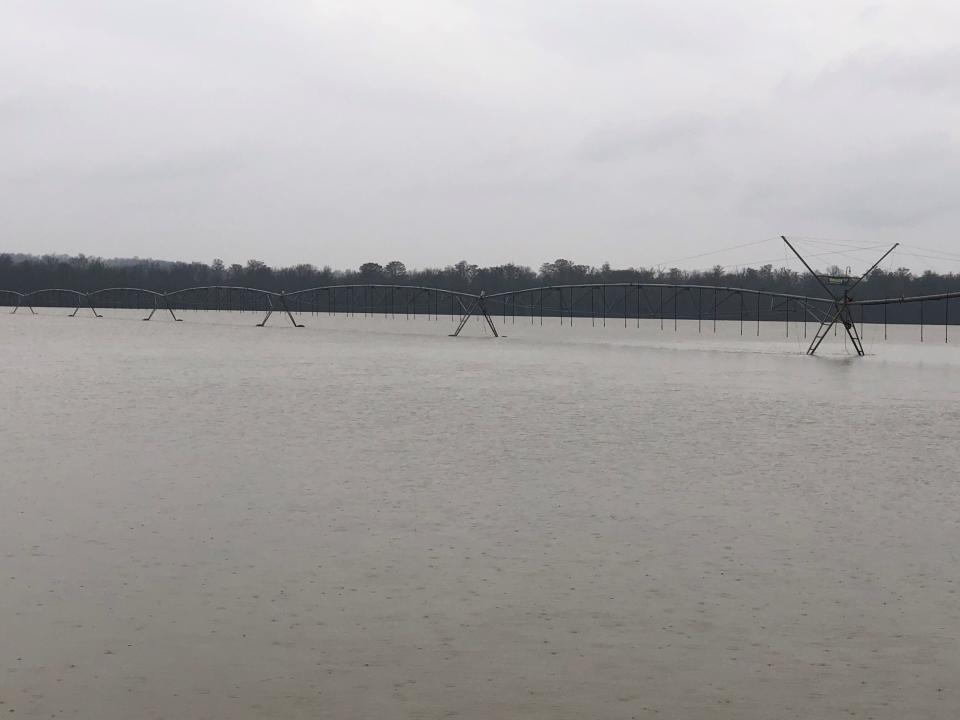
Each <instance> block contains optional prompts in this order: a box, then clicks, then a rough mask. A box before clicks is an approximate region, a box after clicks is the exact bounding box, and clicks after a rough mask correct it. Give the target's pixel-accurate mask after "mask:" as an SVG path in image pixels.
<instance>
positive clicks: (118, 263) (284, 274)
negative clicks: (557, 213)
mask: <svg viewBox="0 0 960 720" xmlns="http://www.w3.org/2000/svg"><path fill="white" fill-rule="evenodd" d="M827 272H828V273H829V274H840V268H837V267H831V268H827ZM635 282H640V283H667V284H697V285H720V286H729V287H740V288H744V289H747V290H766V291H770V292H782V293H793V294H797V295H815V296H822V295H823V290H822V288H820V286H819V285H818V283H817V282H816V280H815V279H814V278H812V277H811V276H810V275H809V273H806V272H803V273H801V272H798V271H796V270H794V269H792V268H786V267H779V268H775V267H774V266H773V265H769V264H768V265H763V266H762V267H759V268H739V269H736V270H733V271H731V270H729V269H727V268H724V267H722V266H719V265H717V266H714V267H712V268H710V269H707V270H681V269H680V268H669V269H656V268H643V267H636V268H634V267H629V268H612V267H611V266H610V265H609V264H608V263H605V264H603V265H601V266H600V267H594V266H591V265H581V264H577V263H574V262H572V261H570V260H566V259H563V258H560V259H557V260H554V261H552V262H546V263H543V264H542V265H541V266H540V267H539V268H538V269H537V270H534V269H533V268H530V267H528V266H524V265H515V264H513V263H507V264H505V265H492V266H486V267H482V266H479V265H474V264H471V263H468V262H467V261H465V260H462V261H460V262H458V263H455V264H453V265H447V266H445V267H442V268H440V267H435V268H422V269H408V268H407V267H406V265H405V264H404V263H403V262H401V261H399V260H392V261H389V262H386V263H384V264H380V263H377V262H367V263H363V264H362V265H361V266H360V267H359V268H357V269H355V270H334V269H332V268H330V267H329V266H324V267H319V268H318V267H316V266H314V265H310V264H306V263H304V264H299V265H292V266H289V267H271V266H269V265H267V264H266V263H264V262H262V261H260V260H248V261H247V262H246V264H244V265H240V264H232V265H227V264H225V263H224V262H223V261H222V260H220V259H219V258H217V259H215V260H213V262H211V263H209V264H208V263H202V262H189V263H188V262H169V261H158V260H144V259H138V258H133V259H103V258H99V257H88V256H85V255H77V256H64V255H42V256H35V255H14V254H11V253H4V254H0V290H16V291H19V292H26V291H30V290H37V289H40V288H50V287H60V288H68V289H73V290H80V291H82V292H88V291H91V290H96V289H101V288H107V287H138V288H145V289H148V290H157V291H162V292H169V291H172V290H179V289H183V288H188V287H196V286H203V285H234V286H246V287H254V288H260V289H263V290H272V291H280V290H285V291H287V292H291V291H293V290H302V289H306V288H311V287H318V286H325V285H338V284H370V283H379V284H397V285H420V286H427V287H435V288H441V289H445V290H458V291H463V292H471V293H478V292H479V291H481V290H484V291H486V292H487V293H495V292H510V291H513V290H521V289H524V288H529V287H533V286H538V285H567V284H591V283H635ZM958 289H960V275H957V274H954V273H948V274H939V273H935V272H932V271H929V270H927V271H925V272H923V273H919V274H915V273H913V272H911V270H910V269H908V268H905V267H901V268H897V269H896V270H892V271H891V270H883V269H881V268H878V269H876V270H874V271H873V272H872V273H871V274H870V276H869V277H868V278H867V279H865V280H864V281H863V283H862V284H861V285H860V287H859V288H858V292H857V297H858V298H863V299H866V298H880V297H900V296H911V295H929V294H934V293H941V292H950V291H955V290H958Z"/></svg>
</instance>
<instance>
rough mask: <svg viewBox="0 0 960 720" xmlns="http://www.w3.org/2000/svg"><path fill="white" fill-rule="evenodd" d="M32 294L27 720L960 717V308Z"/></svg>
mask: <svg viewBox="0 0 960 720" xmlns="http://www.w3.org/2000/svg"><path fill="white" fill-rule="evenodd" d="M39 312H40V315H39V316H36V317H33V316H30V315H29V314H26V313H23V312H21V313H18V314H17V315H7V314H4V315H2V316H0V400H2V403H0V406H2V409H3V412H2V414H0V493H2V498H3V501H2V503H0V702H2V703H3V704H2V705H0V712H2V713H4V714H6V713H12V714H11V715H10V716H11V717H22V718H34V717H36V718H51V717H55V718H71V717H73V718H98V719H101V720H126V719H128V718H145V719H146V718H149V719H157V718H168V719H175V720H183V719H200V718H211V719H213V718H217V719H220V718H232V719H237V720H246V719H252V718H331V719H332V718H337V719H340V718H378V719H379V718H453V717H455V718H470V719H476V720H481V719H483V720H485V719H488V718H542V719H544V720H546V719H550V720H555V719H557V718H570V719H571V720H572V719H578V720H579V719H581V718H605V719H608V718H609V719H620V718H623V719H625V720H626V719H629V718H654V717H659V718H686V719H689V718H697V719H699V718H703V719H706V718H711V719H713V718H730V719H733V718H736V719H737V720H743V719H751V720H752V719H756V720H761V719H768V718H778V719H781V718H835V717H859V718H877V719H880V718H883V719H890V720H894V719H896V720H900V719H902V718H911V719H913V718H915V719H921V720H922V719H926V718H937V719H939V718H943V719H947V718H956V717H958V715H960V683H958V680H957V679H958V678H960V642H958V639H957V632H958V628H960V596H958V594H957V590H958V586H960V483H958V474H960V473H958V468H960V444H958V442H957V438H958V430H957V428H958V421H960V329H957V335H956V338H955V339H954V338H950V340H951V341H950V343H944V334H943V333H944V328H943V327H940V328H938V329H930V328H928V329H927V333H926V335H925V341H924V343H922V344H921V343H920V342H919V331H918V330H917V328H905V327H891V328H889V333H888V334H889V339H888V340H887V341H884V340H883V328H882V327H877V326H870V325H868V326H867V327H866V329H865V332H864V344H865V347H866V350H867V352H868V356H867V357H865V358H862V359H859V358H854V357H850V356H849V355H848V354H847V350H848V348H846V347H845V345H844V343H843V338H842V337H841V336H838V337H836V338H833V337H831V338H829V339H828V341H827V342H826V343H825V344H824V346H823V348H822V351H821V352H822V356H818V357H815V358H809V357H806V356H805V355H804V349H805V348H806V343H805V342H804V339H803V332H804V329H803V327H802V325H800V324H797V323H794V324H792V325H791V326H790V328H789V337H787V336H786V335H787V332H786V331H787V328H786V327H785V326H784V325H783V324H773V323H771V324H764V326H763V327H762V329H761V333H760V337H759V338H758V337H757V336H756V326H755V325H753V326H751V325H749V324H748V325H747V326H746V327H745V328H744V334H743V335H742V336H741V335H740V326H739V324H738V323H729V322H720V323H719V326H718V328H717V332H716V333H714V331H713V325H712V323H711V322H708V321H704V322H703V324H702V326H701V328H700V330H701V332H698V330H697V322H696V321H680V323H679V324H678V332H676V333H674V331H673V327H672V319H671V320H668V321H667V323H666V326H665V328H664V330H662V331H661V330H660V326H659V322H657V321H643V322H642V323H641V324H642V327H641V328H639V329H638V328H637V327H636V325H635V321H631V324H630V327H627V328H624V327H623V321H622V319H621V320H608V321H607V327H605V328H604V327H591V322H590V320H589V318H588V319H585V320H581V319H577V320H576V321H575V322H574V326H573V327H572V328H571V327H567V326H563V327H561V326H560V325H559V321H558V320H557V319H556V318H553V319H547V320H546V321H545V324H544V325H543V326H542V327H541V326H540V325H539V321H538V322H537V324H534V325H531V324H530V322H529V318H526V319H525V320H523V321H522V320H521V319H520V318H518V319H517V321H516V323H513V322H510V321H509V318H508V320H507V323H506V324H505V325H502V329H503V330H504V332H505V333H506V335H507V336H508V337H507V338H505V339H501V340H494V339H492V338H490V337H485V336H483V334H482V327H481V325H480V324H479V323H474V322H473V321H471V324H470V326H469V328H468V330H467V331H465V332H466V333H468V336H467V337H462V338H457V339H451V338H448V337H447V336H446V334H447V333H448V332H451V331H452V323H451V321H450V319H449V318H442V319H441V320H439V321H427V320H425V319H423V318H422V317H421V318H418V319H416V320H413V319H411V320H406V319H400V318H398V319H396V320H386V319H384V318H382V317H378V318H364V317H362V316H361V317H353V318H346V317H342V316H341V317H328V316H319V317H317V316H308V315H304V316H303V317H302V318H301V319H302V321H303V322H304V323H305V324H306V325H307V327H306V328H303V329H294V328H292V327H290V325H289V323H288V322H286V323H285V321H284V319H283V318H279V317H275V318H274V319H272V320H271V325H269V326H268V327H266V328H256V327H253V325H254V323H256V322H259V320H260V316H252V315H250V314H248V313H245V314H243V315H240V314H236V313H194V312H185V313H184V314H183V317H184V319H185V322H182V323H173V322H170V321H169V317H167V318H161V317H160V315H159V314H158V315H157V316H156V317H155V318H154V320H152V321H151V322H149V323H145V322H141V321H140V319H139V318H140V317H141V314H140V313H136V312H133V311H119V310H112V311H111V310H107V311H104V314H105V315H106V317H104V318H103V319H94V318H92V317H90V316H89V313H81V314H79V315H78V316H77V317H75V318H72V319H71V318H67V317H65V316H64V315H65V314H66V312H65V311H63V310H56V309H41V310H39ZM502 322H503V320H502V318H498V323H502ZM597 324H598V325H599V321H597ZM813 330H814V328H813V327H812V326H810V327H808V329H807V331H808V333H809V334H810V335H812V333H813ZM841 335H842V334H841Z"/></svg>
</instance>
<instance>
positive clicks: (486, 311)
mask: <svg viewBox="0 0 960 720" xmlns="http://www.w3.org/2000/svg"><path fill="white" fill-rule="evenodd" d="M782 239H783V242H784V243H786V245H787V247H788V248H790V250H791V251H792V252H793V253H794V254H795V255H796V256H797V258H799V260H800V262H801V263H803V266H804V267H805V268H806V269H807V270H808V271H809V272H810V274H811V275H812V276H813V277H814V278H815V279H816V281H817V283H818V284H819V285H820V287H822V288H823V290H824V292H825V293H826V296H824V297H816V296H808V295H796V294H789V293H782V292H771V291H766V290H751V289H747V288H738V287H727V286H721V285H691V284H677V283H642V282H633V283H581V284H571V285H545V286H542V287H531V288H524V289H521V290H509V291H506V292H498V293H492V294H487V293H485V292H483V291H480V292H479V293H468V292H462V291H457V290H445V289H443V288H434V287H425V286H420V285H386V284H351V285H325V286H322V287H315V288H308V289H304V290H296V291H293V292H289V293H286V292H283V291H280V292H273V291H270V290H262V289H258V288H250V287H237V286H226V285H209V286H202V287H192V288H184V289H182V290H174V291H172V292H158V291H156V290H148V289H145V288H131V287H116V288H105V289H102V290H94V291H92V292H81V291H79V290H70V289H64V288H45V289H43V290H34V291H32V292H26V293H21V292H17V291H14V290H0V300H8V301H10V300H12V302H8V304H13V305H15V307H14V309H13V312H14V313H16V312H17V311H18V310H19V309H20V308H21V307H26V308H28V309H29V310H30V312H31V313H33V314H36V311H35V310H34V306H35V305H36V306H40V305H43V306H55V307H72V308H73V312H72V313H70V317H74V316H76V315H77V313H78V312H80V310H81V309H82V308H84V307H87V308H89V310H90V311H91V312H92V313H93V315H94V316H95V317H102V316H101V315H100V313H99V312H98V311H97V306H98V305H99V306H100V307H104V306H112V307H131V308H145V309H149V311H150V312H149V314H148V315H147V316H146V317H145V318H143V320H145V321H148V320H151V319H152V318H153V316H154V314H156V312H157V311H158V310H160V311H161V312H164V311H165V312H168V313H170V316H171V317H172V318H173V319H174V320H175V321H176V322H181V318H178V317H177V315H176V311H182V310H186V309H195V310H200V309H204V310H240V311H241V312H243V311H253V312H264V313H265V315H264V316H263V319H262V320H261V321H260V322H259V323H257V327H263V326H264V325H266V324H267V321H268V320H269V319H270V318H271V316H272V315H273V314H274V313H280V314H285V315H286V316H287V317H288V318H289V320H290V322H291V324H293V326H294V327H303V325H302V324H301V323H298V322H297V320H296V319H295V317H294V313H299V314H302V313H303V312H307V313H314V314H319V313H322V312H326V313H328V314H333V315H335V314H337V313H338V302H339V311H340V312H342V313H346V314H348V315H355V314H357V309H358V308H360V309H361V310H362V311H363V313H364V315H374V314H379V312H383V314H384V316H385V317H388V316H393V317H396V315H397V313H398V312H400V313H403V312H406V314H407V317H410V314H411V311H412V313H413V316H414V317H416V316H417V313H418V312H420V313H421V314H423V315H426V317H427V318H428V319H431V318H432V319H438V318H439V316H440V314H441V299H443V311H442V312H443V314H447V302H449V317H450V318H451V319H457V318H459V322H458V324H457V326H456V329H455V330H454V331H453V332H452V333H451V334H450V336H451V337H457V336H459V335H460V333H461V332H462V331H463V329H464V328H465V327H466V325H467V323H468V321H469V320H470V319H471V318H474V317H475V318H478V319H480V320H481V321H482V324H483V325H485V326H486V327H488V328H489V330H490V332H491V333H492V335H493V337H501V334H500V333H499V332H498V331H497V326H496V323H494V316H495V314H496V313H495V312H494V311H495V310H501V311H502V315H503V321H504V322H506V321H507V316H508V312H509V313H510V317H511V319H512V321H513V322H514V323H515V322H516V318H517V316H518V315H520V316H521V317H524V316H529V318H530V322H531V324H533V323H534V322H535V318H536V317H537V315H539V318H540V324H541V325H542V324H543V319H544V316H546V317H553V318H559V319H560V323H561V324H563V323H564V321H565V320H568V321H569V324H570V325H571V326H572V325H573V320H574V317H575V316H576V317H587V315H586V306H587V297H588V296H589V318H590V321H591V323H592V324H596V322H597V321H598V320H602V321H603V324H604V325H606V323H607V319H608V317H620V316H622V317H623V322H624V327H626V325H627V320H628V318H631V319H632V318H635V319H636V322H637V327H638V328H639V327H640V320H641V318H646V319H659V321H660V329H661V330H662V329H663V328H664V320H665V317H666V316H667V315H668V314H672V317H673V325H674V330H676V329H677V322H678V318H680V317H683V318H684V319H693V318H694V317H695V318H696V320H697V328H698V330H700V328H701V327H702V323H703V320H704V315H705V313H704V301H703V295H704V293H705V292H706V293H707V296H708V297H707V301H708V308H709V306H710V305H711V304H712V319H713V329H714V332H716V327H717V319H718V314H719V313H720V312H724V313H725V315H724V318H725V319H736V318H738V319H739V321H740V334H741V335H742V334H743V331H744V319H745V318H747V317H750V316H751V315H752V316H753V317H752V319H755V321H756V328H757V335H759V334H760V320H761V317H762V316H763V314H764V309H763V308H762V307H761V300H762V299H767V300H769V309H766V313H767V318H768V319H771V316H772V319H778V317H779V316H778V315H777V313H781V312H782V313H783V314H784V316H785V319H786V329H787V336H788V337H789V334H790V320H791V315H790V313H791V309H795V310H796V311H798V312H799V315H800V317H799V319H800V320H802V322H803V328H804V329H803V333H804V337H806V327H807V321H808V320H812V321H813V322H815V323H818V325H817V329H816V332H815V333H814V335H813V339H812V340H811V342H810V345H809V347H808V348H807V354H808V355H814V354H815V353H816V352H817V349H818V348H819V347H820V344H821V343H822V342H823V340H824V338H826V336H827V334H828V333H829V332H830V330H831V329H833V328H836V327H837V326H842V327H843V328H844V330H845V331H846V333H847V336H848V337H849V339H850V342H851V344H852V345H853V348H854V350H855V351H856V353H857V355H860V356H862V355H864V350H863V341H862V334H863V333H862V329H863V324H864V311H865V309H866V308H867V307H871V308H872V307H882V310H883V319H882V322H883V327H884V339H886V336H887V308H888V306H891V305H904V304H913V303H918V304H919V306H920V308H919V309H920V339H921V341H922V340H923V328H924V306H925V304H927V303H942V306H940V307H942V311H943V315H942V317H943V323H944V340H948V338H949V326H950V300H952V299H954V298H957V297H960V291H956V292H946V293H940V294H936V295H917V296H913V297H902V296H901V297H888V298H877V299H870V300H855V299H854V298H853V294H852V293H853V291H854V289H855V288H857V286H859V285H860V283H861V282H863V281H864V280H865V279H866V278H867V277H868V275H869V274H870V273H871V272H873V270H874V269H876V267H877V266H878V265H879V264H880V263H881V262H883V260H884V259H885V258H886V257H887V256H889V255H890V253H892V252H893V251H894V250H895V249H896V248H897V245H898V244H899V243H897V244H894V245H893V246H892V247H891V248H890V249H889V250H887V251H886V252H885V253H884V254H883V255H881V256H880V258H879V259H878V260H877V261H876V262H875V263H874V264H873V265H871V266H870V268H869V269H868V270H867V271H866V272H865V273H863V274H862V275H860V276H859V277H851V276H850V275H849V273H848V274H846V275H824V274H818V273H817V272H816V271H814V269H813V268H812V267H811V266H810V265H809V264H808V263H807V261H806V260H805V259H804V258H803V256H802V255H801V254H800V253H799V252H798V251H797V249H796V248H795V247H794V246H793V244H792V243H791V242H790V241H789V240H788V239H787V238H786V237H783V238H782ZM398 296H399V298H398ZM608 298H610V300H609V301H608ZM694 298H696V299H695V300H694ZM734 298H736V299H737V305H738V312H736V314H733V312H731V308H730V301H731V300H733V299H734ZM746 298H751V300H752V301H751V302H750V303H748V302H747V300H746ZM398 299H399V303H400V305H399V309H398V305H397V302H398ZM518 300H519V301H520V302H518ZM711 301H712V302H711ZM753 301H755V302H753ZM681 302H684V304H685V305H686V308H687V309H685V310H684V312H683V315H682V316H681V314H680V311H679V306H680V305H681ZM375 308H376V310H375ZM854 308H858V309H859V315H860V326H861V330H860V331H859V332H858V330H857V323H856V319H855V316H854V312H853V310H854ZM518 311H519V312H518ZM694 311H695V314H694ZM708 319H709V318H708ZM794 319H795V320H796V318H794ZM871 322H877V320H876V319H872V320H871ZM835 332H836V331H835Z"/></svg>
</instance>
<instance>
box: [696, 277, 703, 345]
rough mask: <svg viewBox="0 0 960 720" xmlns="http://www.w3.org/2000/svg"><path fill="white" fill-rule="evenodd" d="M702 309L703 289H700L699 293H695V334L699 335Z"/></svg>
mask: <svg viewBox="0 0 960 720" xmlns="http://www.w3.org/2000/svg"><path fill="white" fill-rule="evenodd" d="M702 307H703V288H700V290H699V292H698V293H697V333H698V334H699V333H700V327H701V325H702V324H703V323H702V320H703V318H702V315H703V313H702Z"/></svg>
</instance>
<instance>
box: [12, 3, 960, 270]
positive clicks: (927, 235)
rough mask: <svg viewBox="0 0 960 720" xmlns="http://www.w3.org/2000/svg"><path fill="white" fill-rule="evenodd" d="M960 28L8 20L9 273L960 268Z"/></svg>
mask: <svg viewBox="0 0 960 720" xmlns="http://www.w3.org/2000/svg"><path fill="white" fill-rule="evenodd" d="M958 28H960V3H956V2H954V1H952V0H942V1H939V2H937V1H927V0H909V2H907V1H903V2H842V1H837V0H829V1H820V0H804V1H803V2H777V1H776V0H755V1H754V0H749V1H748V0H744V1H740V2H731V3H719V2H712V1H711V2H705V1H698V0H688V1H687V2H682V3H679V2H670V1H663V2H645V1H643V0H590V1H589V2H587V1H584V2H574V1H572V0H475V1H471V0H463V1H461V2H455V1H450V2H439V1H430V0H343V1H341V0H322V1H321V0H317V1H315V2H306V1H299V2H295V1H290V2H283V1H282V0H263V1H261V0H246V1H241V0H229V1H228V0H135V1H134V0H103V1H95V0H61V1H60V2H55V1H52V0H4V2H3V3H2V4H0V160H2V162H0V231H2V239H0V249H2V250H7V251H20V252H38V253H39V252H69V253H76V252H85V253H87V254H95V255H104V256H132V255H139V256H143V257H157V258H166V259H188V260H193V259H197V260H204V261H209V260H211V259H212V258H213V257H222V258H224V260H226V261H227V262H243V261H245V260H246V259H248V258H251V257H255V258H259V259H262V260H265V261H267V262H269V263H272V264H273V263H276V264H289V263H294V262H301V261H302V262H311V263H314V264H318V265H323V264H329V265H332V266H334V267H348V266H357V265H358V264H360V263H361V262H364V261H367V260H374V261H379V262H385V261H387V260H390V259H394V258H396V259H401V260H403V261H405V262H406V263H407V264H408V265H409V266H417V267H420V266H424V265H442V264H446V263H450V262H455V261H456V260H459V259H461V258H467V259H469V260H470V261H471V262H476V263H480V264H492V263H500V262H508V261H514V262H519V263H523V264H530V265H535V266H536V265H539V263H540V262H542V261H544V260H549V259H552V258H556V257H568V258H571V259H573V260H575V261H577V262H583V263H587V264H597V265H599V264H600V263H602V262H604V261H609V262H610V263H611V264H613V265H615V266H622V265H644V266H650V265H654V264H658V263H672V262H674V261H678V260H680V259H681V258H686V257H688V256H692V255H697V254H699V253H705V252H708V251H711V250H715V249H717V248H724V247H728V246H731V245H737V244H742V243H750V242H754V241H761V240H763V239H764V238H771V237H775V236H778V235H780V234H781V233H785V234H787V235H791V234H795V235H802V236H813V237H826V238H840V239H842V240H844V241H847V242H859V243H863V244H864V245H873V244H880V243H883V242H892V241H894V240H900V241H903V242H904V243H905V244H907V246H908V247H923V248H927V249H929V250H934V251H940V252H947V253H952V254H953V255H954V256H960V242H958V236H957V232H956V231H957V228H958V226H960V225H958V220H960V202H958V198H960V42H958V39H957V38H958ZM771 251H772V253H773V254H772V258H773V259H774V260H776V259H777V258H782V256H783V255H782V248H780V247H779V246H775V243H767V244H762V245H754V246H749V247H746V248H740V249H738V250H731V251H729V252H725V253H718V254H716V255H710V256H706V257H704V258H693V259H690V260H684V261H682V262H679V263H678V264H679V265H680V266H681V267H702V266H709V265H711V264H713V263H714V262H719V263H723V264H726V263H730V264H733V263H750V262H755V261H762V260H770V259H771V255H770V252H771ZM867 254H870V253H867ZM758 255H759V256H758ZM761 256H762V257H761ZM865 257H866V256H864V258H865ZM896 260H898V264H905V265H908V266H911V267H914V268H918V267H920V266H922V265H923V264H926V265H928V266H932V267H935V268H939V269H953V270H960V261H956V260H932V259H926V260H925V259H924V258H916V257H910V256H902V257H898V258H896ZM846 262H847V261H842V262H841V263H840V264H846ZM853 264H855V263H853Z"/></svg>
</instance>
